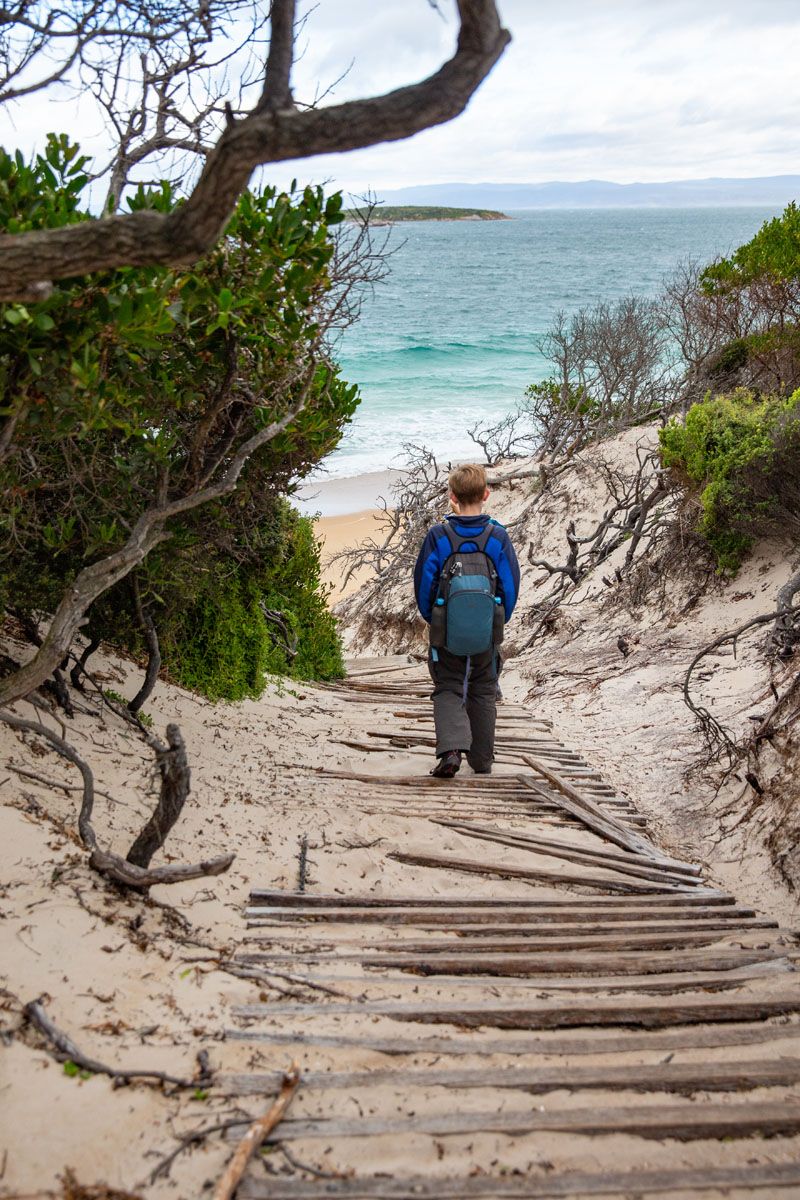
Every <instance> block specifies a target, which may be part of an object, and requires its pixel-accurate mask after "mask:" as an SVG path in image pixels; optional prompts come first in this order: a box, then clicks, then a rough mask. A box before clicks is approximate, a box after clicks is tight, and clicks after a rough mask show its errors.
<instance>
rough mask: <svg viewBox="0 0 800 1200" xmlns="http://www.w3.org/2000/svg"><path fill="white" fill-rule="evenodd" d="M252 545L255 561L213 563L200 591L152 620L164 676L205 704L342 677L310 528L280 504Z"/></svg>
mask: <svg viewBox="0 0 800 1200" xmlns="http://www.w3.org/2000/svg"><path fill="white" fill-rule="evenodd" d="M256 540H257V542H258V543H259V545H260V553H259V555H258V556H256V557H253V558H251V559H250V560H249V561H248V562H247V563H246V564H240V565H236V564H232V563H231V561H230V560H226V559H224V558H222V557H220V558H218V559H217V560H216V561H215V562H214V564H213V566H212V567H211V568H210V569H209V571H208V573H207V574H206V577H205V580H204V582H203V586H202V591H201V592H200V593H199V594H195V595H194V596H193V598H192V599H191V602H190V603H189V604H188V605H186V606H185V607H173V606H171V605H165V611H164V613H163V615H160V616H159V618H158V626H159V633H160V638H161V649H162V656H163V665H164V670H165V673H166V674H167V676H168V677H169V678H170V679H173V680H174V681H175V682H177V683H180V684H181V685H182V686H184V687H188V688H191V689H193V690H195V691H198V692H202V694H203V695H205V696H208V697H209V699H211V700H242V699H244V698H246V697H251V698H257V697H258V696H260V695H261V693H262V691H263V690H264V685H265V682H266V679H267V677H268V676H270V675H285V676H289V677H290V678H292V679H308V680H310V679H337V678H341V677H342V676H343V675H344V663H343V661H342V646H341V640H340V638H339V633H338V629H337V625H336V619H335V618H334V616H333V614H332V613H331V612H330V611H329V609H328V607H327V605H326V603H325V595H324V593H323V591H322V589H321V585H320V550H319V544H318V543H317V541H316V538H315V537H314V529H313V525H312V522H311V521H310V520H309V518H308V517H302V516H300V515H299V514H298V513H297V512H296V511H295V510H294V509H293V508H291V506H290V505H289V504H288V503H287V502H286V501H285V500H281V501H279V503H278V505H277V510H276V513H275V517H274V519H273V520H272V521H270V522H269V523H268V524H265V525H264V527H263V528H262V530H260V531H258V533H257V534H256Z"/></svg>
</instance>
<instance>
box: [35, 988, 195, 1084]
mask: <svg viewBox="0 0 800 1200" xmlns="http://www.w3.org/2000/svg"><path fill="white" fill-rule="evenodd" d="M23 1011H24V1014H25V1017H26V1019H27V1020H28V1022H29V1023H30V1024H31V1025H33V1026H35V1028H36V1029H38V1030H39V1032H40V1033H41V1034H42V1035H43V1036H44V1037H45V1038H46V1039H47V1041H48V1042H49V1043H50V1044H51V1045H52V1046H54V1047H55V1051H56V1058H57V1059H58V1061H59V1062H73V1063H75V1066H76V1067H80V1069H81V1070H82V1071H89V1072H90V1073H91V1074H92V1075H108V1076H109V1077H110V1078H111V1079H113V1080H114V1082H115V1084H116V1085H119V1084H121V1083H129V1082H131V1081H132V1080H148V1079H152V1080H154V1081H155V1082H157V1083H168V1084H170V1086H172V1087H175V1088H198V1087H207V1086H208V1085H209V1084H210V1083H211V1076H210V1075H209V1074H208V1073H207V1071H206V1070H205V1069H204V1068H203V1067H201V1071H200V1073H199V1074H198V1076H197V1077H196V1078H194V1079H181V1078H180V1077H179V1076H177V1075H168V1074H167V1073H166V1072H165V1071H138V1070H135V1069H134V1070H131V1069H128V1068H124V1067H108V1066H106V1064H105V1063H102V1062H100V1061H99V1060H98V1059H96V1058H90V1057H89V1056H88V1055H87V1054H84V1053H83V1051H82V1050H81V1049H79V1047H78V1046H76V1045H75V1043H74V1042H73V1040H72V1038H71V1037H69V1035H68V1034H66V1033H64V1032H63V1031H62V1030H60V1029H59V1028H58V1027H57V1026H56V1025H54V1024H53V1022H52V1021H51V1020H50V1018H49V1017H48V1015H47V1013H46V1012H45V1010H44V1004H43V997H41V996H40V997H39V999H38V1000H31V1001H29V1003H28V1004H26V1005H25V1008H24V1010H23Z"/></svg>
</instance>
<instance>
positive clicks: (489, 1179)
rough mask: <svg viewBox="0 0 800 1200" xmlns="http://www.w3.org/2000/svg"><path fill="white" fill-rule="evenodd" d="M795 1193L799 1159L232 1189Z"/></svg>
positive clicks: (438, 1196) (448, 1197) (574, 1197)
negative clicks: (655, 1168) (653, 1168)
mask: <svg viewBox="0 0 800 1200" xmlns="http://www.w3.org/2000/svg"><path fill="white" fill-rule="evenodd" d="M797 1187H800V1161H797V1162H788V1163H774V1162H763V1163H754V1164H750V1163H748V1164H747V1165H745V1166H735V1165H732V1166H723V1167H677V1168H673V1169H667V1170H646V1171H637V1170H627V1171H603V1172H601V1173H599V1174H598V1173H589V1172H585V1171H564V1172H561V1171H558V1172H554V1171H552V1170H549V1171H545V1172H544V1173H543V1174H541V1175H531V1174H527V1175H525V1176H514V1175H502V1176H492V1175H469V1176H463V1177H458V1178H447V1177H445V1178H436V1177H431V1176H424V1175H420V1176H416V1177H411V1178H408V1179H394V1178H387V1177H386V1176H385V1175H375V1176H369V1175H367V1176H361V1177H359V1178H345V1179H329V1178H326V1179H324V1180H313V1179H312V1180H305V1179H302V1180H301V1179H296V1180H295V1179H293V1180H285V1179H281V1178H279V1177H278V1178H274V1177H271V1178H269V1179H257V1178H254V1177H250V1178H246V1179H245V1180H244V1181H243V1182H242V1183H241V1184H240V1185H239V1189H238V1191H237V1196H239V1197H241V1200H319V1198H320V1197H323V1196H331V1197H334V1198H335V1200H336V1198H338V1200H492V1198H493V1197H509V1198H511V1197H513V1198H515V1200H558V1198H559V1197H567V1198H568V1200H580V1197H583V1196H624V1197H631V1198H632V1197H637V1198H644V1197H646V1196H656V1195H668V1194H669V1193H670V1192H672V1193H675V1192H678V1193H681V1194H682V1195H686V1194H691V1193H695V1194H698V1193H702V1194H704V1195H706V1196H707V1195H708V1193H709V1192H710V1191H720V1192H722V1193H724V1194H728V1192H730V1191H731V1190H734V1191H736V1192H737V1193H738V1192H744V1191H764V1190H766V1189H769V1191H770V1194H771V1195H773V1196H775V1197H776V1198H777V1197H778V1196H785V1197H787V1200H788V1197H790V1196H793V1195H796V1192H793V1191H792V1190H791V1189H793V1188H797Z"/></svg>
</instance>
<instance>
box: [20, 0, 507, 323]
mask: <svg viewBox="0 0 800 1200" xmlns="http://www.w3.org/2000/svg"><path fill="white" fill-rule="evenodd" d="M457 5H458V11H459V16H460V29H459V35H458V42H457V48H456V52H455V55H454V56H453V58H451V59H450V60H449V62H447V63H445V64H444V65H443V66H442V67H441V69H440V70H439V71H437V72H436V73H435V74H434V75H431V76H430V77H429V78H428V79H425V80H423V81H422V82H420V83H417V84H413V85H411V86H409V87H404V88H400V89H398V90H396V91H394V92H389V93H387V94H385V95H383V96H377V97H372V98H369V99H363V100H355V101H350V102H349V103H345V104H339V105H332V106H330V107H327V108H324V107H323V108H318V109H310V110H307V111H301V110H299V109H298V108H296V107H294V106H292V107H286V104H287V103H289V102H290V96H291V93H290V92H289V89H288V71H287V69H286V61H287V59H286V47H285V45H284V44H283V42H284V41H285V38H284V32H283V31H284V30H285V26H286V22H287V19H288V16H289V14H290V13H291V12H292V10H293V5H288V4H285V3H284V4H280V5H276V6H275V9H276V12H277V20H278V44H277V46H276V47H275V53H274V56H273V55H272V54H271V55H270V58H271V62H270V63H268V66H271V67H273V68H274V71H273V75H272V78H271V79H267V81H266V82H265V88H264V94H263V95H262V101H264V97H266V101H265V106H264V107H262V106H261V104H259V105H257V106H256V107H255V108H254V109H253V110H252V111H251V112H250V113H249V114H248V115H246V116H245V117H244V118H243V119H242V120H239V121H233V122H231V123H229V124H228V126H227V127H226V128H225V129H224V131H223V132H222V134H221V135H220V137H219V140H218V141H217V144H216V146H215V147H214V149H213V150H212V151H211V153H210V154H209V155H208V157H207V159H206V162H205V166H204V168H203V171H202V173H201V175H200V178H199V180H198V182H197V184H196V185H195V187H194V190H193V191H192V193H191V195H190V196H189V197H188V199H187V201H186V203H185V204H183V205H181V206H180V207H179V208H178V209H176V210H175V211H174V212H172V213H170V214H162V213H157V212H154V211H146V210H143V211H137V212H131V213H127V214H125V215H116V216H111V217H106V218H104V219H103V220H92V221H82V222H80V223H78V224H76V225H72V226H65V227H63V228H59V229H49V230H41V231H39V230H37V231H34V232H30V233H22V234H13V235H10V236H7V237H5V238H3V239H2V245H0V278H2V281H3V282H2V284H0V300H5V301H9V300H25V299H30V298H31V296H32V295H35V296H36V298H41V296H42V293H43V290H45V289H46V287H47V282H46V281H51V280H54V279H63V278H68V277H70V276H76V275H85V274H89V273H91V272H94V271H100V270H108V269H110V268H114V267H120V266H153V265H165V264H186V263H192V262H195V261H196V260H197V259H198V258H199V257H201V256H202V255H203V254H204V253H205V252H206V251H207V250H208V249H209V248H210V247H211V246H213V245H214V243H215V242H216V241H217V239H218V238H219V236H220V233H221V232H222V230H223V228H224V226H225V223H226V222H227V220H228V219H229V217H230V215H231V212H232V211H233V208H234V206H235V204H236V201H237V199H238V197H239V195H240V194H241V192H242V191H243V189H244V188H245V187H246V186H247V183H248V180H249V178H250V175H251V174H252V172H253V170H254V168H255V167H257V166H261V165H263V164H266V163H271V162H286V161H290V160H292V159H298V158H308V157H310V156H313V155H317V154H329V153H338V152H342V151H345V150H355V149H358V148H360V147H365V146H371V145H375V144H376V143H379V142H387V141H397V140H400V139H403V138H407V137H411V136H412V135H413V134H415V133H419V132H420V131H421V130H423V129H427V128H429V127H431V126H432V125H439V124H442V123H443V122H446V121H449V120H452V119H453V118H454V117H456V116H458V114H459V113H461V112H462V111H463V109H464V108H465V107H466V105H467V103H468V101H469V99H470V97H471V96H472V95H473V93H474V92H475V90H476V88H477V87H478V85H479V84H480V83H481V81H482V80H483V79H484V78H485V76H486V75H487V74H488V73H489V71H490V70H491V68H492V67H493V66H494V64H495V62H496V61H497V59H498V58H499V57H500V55H501V54H502V53H503V50H504V49H505V47H506V45H507V44H508V42H509V40H510V35H509V34H508V33H507V32H506V30H504V29H503V28H502V27H501V25H500V19H499V16H498V13H497V9H496V7H495V4H494V2H493V0H457ZM273 28H274V27H273ZM292 54H293V50H292ZM276 81H277V82H276ZM273 101H274V102H275V104H277V105H279V106H278V107H275V106H273Z"/></svg>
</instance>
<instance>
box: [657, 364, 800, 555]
mask: <svg viewBox="0 0 800 1200" xmlns="http://www.w3.org/2000/svg"><path fill="white" fill-rule="evenodd" d="M659 441H660V443H661V459H662V462H663V464H664V466H666V467H671V468H672V469H673V472H674V473H675V476H676V478H677V479H678V481H679V482H680V483H683V485H684V486H685V487H686V488H687V489H688V490H690V491H693V492H695V493H696V494H697V495H698V497H699V501H700V507H701V517H700V523H699V529H700V532H701V533H702V534H703V536H704V537H705V538H706V540H707V541H708V544H709V546H710V547H711V549H712V551H713V552H714V555H715V557H716V560H717V567H718V570H719V571H720V572H731V573H733V572H736V571H737V570H738V569H739V567H740V566H741V564H742V561H743V559H744V557H745V555H746V554H747V552H748V551H749V549H750V547H751V546H752V544H753V541H754V539H755V537H757V536H758V535H759V534H760V533H764V532H767V531H768V530H769V528H770V526H774V525H775V524H776V523H777V522H778V521H779V520H780V518H781V515H782V514H783V515H788V516H789V517H790V518H792V519H796V518H797V517H800V511H799V506H798V479H799V477H800V390H798V391H796V392H794V394H793V395H792V396H790V397H789V398H788V399H783V398H781V397H775V396H755V395H754V394H753V393H752V392H750V391H748V390H746V389H744V388H739V389H737V391H735V392H732V393H731V394H730V395H723V396H708V397H706V399H705V400H704V401H703V402H702V403H700V404H694V405H692V407H691V408H690V409H689V411H688V413H687V414H686V418H685V420H683V421H680V420H673V421H672V422H670V424H669V425H667V426H666V428H664V429H662V430H661V431H660V433H659Z"/></svg>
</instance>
